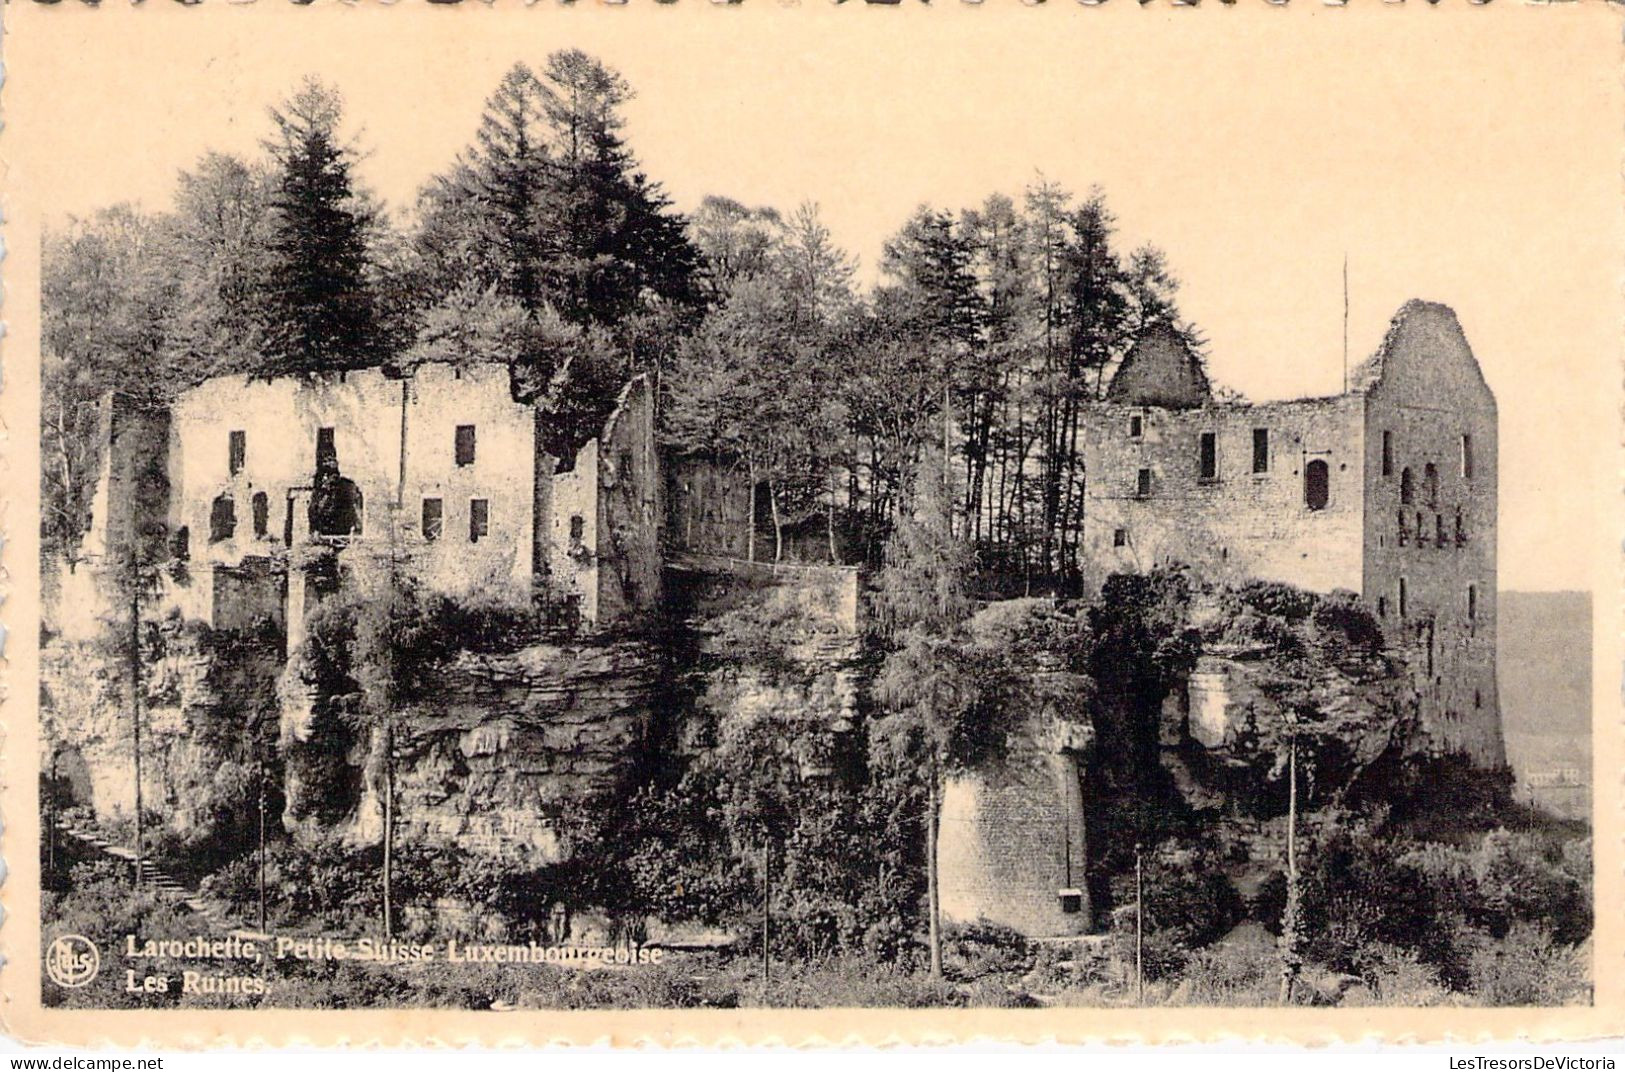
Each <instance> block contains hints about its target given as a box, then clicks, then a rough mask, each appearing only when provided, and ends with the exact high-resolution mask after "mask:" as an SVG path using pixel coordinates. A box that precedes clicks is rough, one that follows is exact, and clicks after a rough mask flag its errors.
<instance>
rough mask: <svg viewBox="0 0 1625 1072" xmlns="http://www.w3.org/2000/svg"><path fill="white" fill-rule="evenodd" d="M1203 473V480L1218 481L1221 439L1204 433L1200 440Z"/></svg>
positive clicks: (1210, 433) (1209, 433) (1211, 433)
mask: <svg viewBox="0 0 1625 1072" xmlns="http://www.w3.org/2000/svg"><path fill="white" fill-rule="evenodd" d="M1199 450H1200V453H1201V473H1202V479H1203V480H1217V479H1218V476H1219V437H1218V435H1216V434H1215V433H1213V432H1203V433H1202V438H1201V440H1200V447H1199Z"/></svg>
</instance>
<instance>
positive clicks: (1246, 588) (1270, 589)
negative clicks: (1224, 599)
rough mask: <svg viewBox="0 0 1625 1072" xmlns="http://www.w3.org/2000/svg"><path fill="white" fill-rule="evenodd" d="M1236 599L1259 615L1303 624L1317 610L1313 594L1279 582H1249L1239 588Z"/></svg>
mask: <svg viewBox="0 0 1625 1072" xmlns="http://www.w3.org/2000/svg"><path fill="white" fill-rule="evenodd" d="M1235 591H1236V598H1237V599H1239V600H1240V601H1241V602H1242V603H1243V604H1245V605H1246V606H1248V607H1251V608H1252V609H1253V610H1255V611H1257V612H1258V613H1259V614H1261V615H1264V616H1266V617H1271V618H1284V619H1286V620H1287V621H1288V622H1301V621H1303V620H1304V619H1305V618H1308V617H1309V615H1310V613H1311V612H1313V611H1314V609H1315V602H1316V600H1315V597H1314V595H1313V594H1312V593H1310V592H1306V591H1304V590H1303V589H1302V588H1297V587H1294V586H1293V585H1290V584H1282V583H1280V582H1278V581H1248V582H1247V583H1246V584H1244V585H1242V586H1241V587H1239V588H1237V589H1236V590H1235Z"/></svg>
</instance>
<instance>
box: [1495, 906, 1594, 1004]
mask: <svg viewBox="0 0 1625 1072" xmlns="http://www.w3.org/2000/svg"><path fill="white" fill-rule="evenodd" d="M1467 963H1468V974H1469V979H1470V989H1471V992H1472V995H1473V997H1475V998H1477V999H1478V1000H1479V1001H1481V1002H1483V1003H1484V1004H1486V1005H1572V1004H1578V1003H1581V1002H1584V1001H1586V1000H1588V997H1589V995H1588V993H1587V984H1586V979H1585V976H1584V974H1583V972H1582V971H1581V968H1580V966H1579V964H1578V963H1576V959H1575V951H1574V949H1573V948H1572V947H1569V946H1565V945H1562V944H1560V943H1558V942H1555V941H1553V940H1552V936H1551V934H1550V933H1549V932H1547V931H1546V930H1545V929H1543V928H1541V927H1539V926H1535V925H1533V924H1529V923H1518V924H1515V925H1513V927H1512V928H1511V930H1509V931H1508V932H1507V934H1506V937H1505V938H1504V939H1501V940H1500V941H1494V940H1483V941H1480V942H1479V943H1478V944H1477V945H1476V947H1475V948H1474V949H1473V950H1472V951H1471V953H1470V954H1469V956H1468V961H1467Z"/></svg>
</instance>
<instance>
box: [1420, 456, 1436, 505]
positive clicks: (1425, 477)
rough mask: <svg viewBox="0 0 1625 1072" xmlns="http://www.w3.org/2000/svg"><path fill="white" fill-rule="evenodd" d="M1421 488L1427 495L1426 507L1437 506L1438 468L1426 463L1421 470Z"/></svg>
mask: <svg viewBox="0 0 1625 1072" xmlns="http://www.w3.org/2000/svg"><path fill="white" fill-rule="evenodd" d="M1422 486H1423V488H1424V490H1425V491H1426V493H1427V497H1428V505H1429V506H1438V505H1439V467H1438V466H1436V465H1434V464H1433V463H1432V462H1428V463H1427V465H1426V466H1424V467H1423V468H1422Z"/></svg>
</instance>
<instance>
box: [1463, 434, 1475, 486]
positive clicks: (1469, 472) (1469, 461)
mask: <svg viewBox="0 0 1625 1072" xmlns="http://www.w3.org/2000/svg"><path fill="white" fill-rule="evenodd" d="M1461 478H1462V479H1463V480H1471V479H1473V437H1472V436H1470V435H1467V434H1466V433H1462V437H1461Z"/></svg>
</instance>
